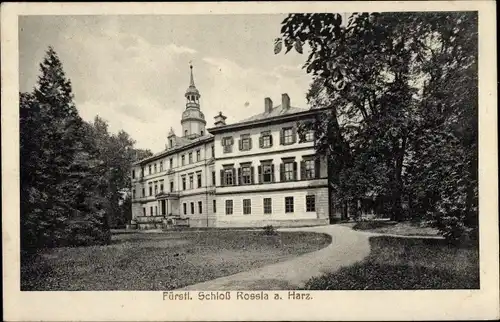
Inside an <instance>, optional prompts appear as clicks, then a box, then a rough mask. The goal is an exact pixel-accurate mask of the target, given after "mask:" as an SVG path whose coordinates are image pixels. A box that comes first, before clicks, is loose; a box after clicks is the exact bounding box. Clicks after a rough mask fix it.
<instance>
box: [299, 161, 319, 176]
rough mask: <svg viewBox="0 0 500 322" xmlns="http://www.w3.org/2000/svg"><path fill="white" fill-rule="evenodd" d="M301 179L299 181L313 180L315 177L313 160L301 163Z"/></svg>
mask: <svg viewBox="0 0 500 322" xmlns="http://www.w3.org/2000/svg"><path fill="white" fill-rule="evenodd" d="M302 164H303V168H302V173H301V174H302V178H301V179H313V178H314V177H315V176H316V171H315V169H314V168H315V167H314V164H315V162H314V160H305V161H302Z"/></svg>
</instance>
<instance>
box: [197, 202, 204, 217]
mask: <svg viewBox="0 0 500 322" xmlns="http://www.w3.org/2000/svg"><path fill="white" fill-rule="evenodd" d="M198 213H199V214H201V213H203V203H202V202H201V201H198Z"/></svg>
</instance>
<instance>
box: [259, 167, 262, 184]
mask: <svg viewBox="0 0 500 322" xmlns="http://www.w3.org/2000/svg"><path fill="white" fill-rule="evenodd" d="M258 175H259V183H262V166H261V165H259V168H258Z"/></svg>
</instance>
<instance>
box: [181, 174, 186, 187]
mask: <svg viewBox="0 0 500 322" xmlns="http://www.w3.org/2000/svg"><path fill="white" fill-rule="evenodd" d="M182 190H186V176H183V177H182Z"/></svg>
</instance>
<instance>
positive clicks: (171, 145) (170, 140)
mask: <svg viewBox="0 0 500 322" xmlns="http://www.w3.org/2000/svg"><path fill="white" fill-rule="evenodd" d="M168 146H169V147H170V148H172V147H173V146H174V143H173V142H172V139H169V140H168Z"/></svg>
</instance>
